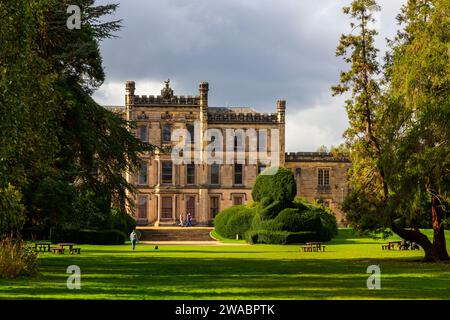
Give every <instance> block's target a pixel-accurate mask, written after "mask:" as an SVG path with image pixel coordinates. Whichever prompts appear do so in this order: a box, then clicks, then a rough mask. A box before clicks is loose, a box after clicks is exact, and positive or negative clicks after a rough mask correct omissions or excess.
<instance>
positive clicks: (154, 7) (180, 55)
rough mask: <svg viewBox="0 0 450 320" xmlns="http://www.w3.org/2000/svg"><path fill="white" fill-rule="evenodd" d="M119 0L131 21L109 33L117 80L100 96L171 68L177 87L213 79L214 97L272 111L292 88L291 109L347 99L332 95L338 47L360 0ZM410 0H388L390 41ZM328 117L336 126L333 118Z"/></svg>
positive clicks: (110, 63)
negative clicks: (347, 8) (346, 9)
mask: <svg viewBox="0 0 450 320" xmlns="http://www.w3.org/2000/svg"><path fill="white" fill-rule="evenodd" d="M111 1H112V0H108V1H107V0H102V1H99V2H98V3H105V2H111ZM119 2H120V8H119V10H118V12H117V13H116V17H117V18H122V19H123V20H124V22H123V24H124V28H123V30H121V31H120V32H119V33H118V36H119V38H118V39H111V40H106V41H104V42H103V43H102V54H103V58H104V64H105V69H106V74H107V81H106V82H107V83H106V84H105V87H104V88H103V91H102V90H100V92H98V93H97V94H96V95H95V96H94V97H96V98H97V99H98V100H99V101H100V102H102V103H103V102H104V103H108V104H121V103H122V99H120V100H119V101H116V100H117V95H116V94H108V93H107V92H106V93H105V91H107V88H112V87H114V88H116V87H117V85H115V86H111V85H109V86H108V84H117V83H124V81H125V80H136V82H137V83H136V85H137V87H138V89H140V85H139V84H140V82H142V83H145V82H160V83H161V87H162V81H163V80H165V79H167V78H171V79H172V80H173V81H174V90H175V93H176V94H183V95H190V94H196V93H197V87H198V82H199V81H201V80H206V81H209V82H210V87H211V92H210V103H211V105H212V106H252V107H254V108H255V109H257V110H260V111H264V112H271V111H273V110H274V109H275V101H276V100H277V99H279V98H283V99H286V100H287V103H288V116H289V115H290V116H291V117H296V116H298V114H299V113H301V112H305V111H306V110H308V109H313V108H319V107H336V108H343V107H342V101H341V100H339V99H331V98H330V87H331V86H332V85H333V84H335V83H336V82H337V81H338V77H339V71H340V70H342V69H343V68H345V66H344V65H343V63H342V62H341V60H340V59H338V58H336V57H335V48H336V45H337V43H338V40H339V37H340V34H342V33H345V32H348V31H349V27H348V20H347V19H346V17H345V16H344V15H343V14H342V6H344V5H345V4H348V3H349V2H350V0H345V1H336V0H320V1H317V0H214V1H211V0H150V1H149V0H123V1H119ZM403 3H404V0H383V1H380V4H381V5H382V7H383V8H384V10H383V13H382V14H381V23H380V26H381V30H380V32H381V36H380V41H379V43H380V45H384V41H383V39H384V37H386V36H389V37H390V36H392V35H393V34H394V32H395V30H396V28H397V26H396V25H395V24H394V17H395V15H396V14H397V13H398V10H399V8H400V6H401V4H403ZM105 88H106V89H105ZM157 93H158V92H146V93H145V94H157ZM112 99H114V100H112ZM338 114H339V115H340V116H341V117H345V114H343V113H342V112H340V113H338ZM324 116H326V114H325V115H324V114H323V113H320V117H324ZM311 121H314V119H311ZM320 121H321V119H317V123H316V124H314V125H315V126H316V127H318V126H319V124H320ZM343 122H345V119H344V121H343V119H339V121H336V123H339V125H337V124H336V125H335V127H334V129H333V132H335V133H336V135H337V136H339V137H340V136H341V135H342V131H343V130H344V129H345V127H343V125H342V123H343ZM325 123H326V124H327V125H331V126H333V121H325ZM326 130H330V128H327V129H326ZM328 136H329V135H328ZM330 143H331V142H330ZM333 143H334V141H333ZM323 144H327V141H324V142H323Z"/></svg>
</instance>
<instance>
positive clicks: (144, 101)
mask: <svg viewBox="0 0 450 320" xmlns="http://www.w3.org/2000/svg"><path fill="white" fill-rule="evenodd" d="M199 104H200V97H199V96H195V97H194V96H171V97H164V96H146V95H142V96H137V95H135V96H134V105H135V106H152V105H177V106H198V105H199Z"/></svg>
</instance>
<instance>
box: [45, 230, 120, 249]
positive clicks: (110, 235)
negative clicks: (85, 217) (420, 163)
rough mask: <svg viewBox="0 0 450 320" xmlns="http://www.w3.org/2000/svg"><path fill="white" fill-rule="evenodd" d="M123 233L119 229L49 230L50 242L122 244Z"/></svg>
mask: <svg viewBox="0 0 450 320" xmlns="http://www.w3.org/2000/svg"><path fill="white" fill-rule="evenodd" d="M126 238H127V237H126V236H125V234H124V233H123V232H122V231H120V230H102V231H97V230H80V229H55V228H52V229H51V232H50V241H51V242H52V243H59V242H73V243H77V244H110V245H111V244H112V245H115V244H124V243H125V241H126Z"/></svg>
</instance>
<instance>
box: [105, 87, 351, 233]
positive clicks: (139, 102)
mask: <svg viewBox="0 0 450 320" xmlns="http://www.w3.org/2000/svg"><path fill="white" fill-rule="evenodd" d="M208 92H209V84H208V83H207V82H201V83H200V86H199V94H198V95H196V96H176V95H174V93H173V90H172V89H171V88H170V83H169V81H166V82H165V87H164V88H163V89H162V90H161V95H158V96H139V95H135V82H134V81H127V82H126V86H125V93H126V94H125V106H124V107H123V106H122V107H107V108H108V109H110V110H111V111H113V112H116V113H119V114H120V115H121V116H122V117H124V118H125V119H127V120H132V121H134V122H135V123H136V124H137V126H136V129H135V130H134V131H135V132H134V134H135V135H136V137H138V138H140V139H141V140H142V141H145V142H148V143H150V144H152V145H155V146H158V147H160V148H157V149H156V150H155V151H153V152H148V153H146V154H143V155H142V165H141V168H140V170H139V172H138V173H137V174H134V175H131V174H127V180H128V181H129V182H131V183H132V184H134V185H135V186H136V188H137V190H138V193H137V195H136V196H135V205H134V209H133V211H134V212H132V214H133V215H134V217H135V218H136V219H137V222H138V224H139V225H154V226H162V225H175V224H176V223H178V221H179V219H180V215H181V216H182V218H183V220H184V221H185V220H186V215H187V213H190V214H191V216H192V218H193V222H194V223H195V224H198V225H208V224H210V223H211V222H212V220H213V219H214V217H215V215H217V213H219V212H220V211H222V210H223V209H225V208H228V207H230V206H232V205H237V204H245V203H247V202H249V201H251V200H252V195H251V191H252V187H253V184H254V182H255V179H256V177H257V176H258V174H260V173H262V172H263V171H264V170H265V169H266V167H268V166H270V165H268V164H267V161H265V162H260V161H259V159H256V161H251V155H252V154H253V153H254V152H258V151H259V152H261V150H264V151H265V154H266V155H267V158H270V159H272V164H273V163H276V164H277V165H279V166H283V167H286V168H288V169H291V170H292V171H293V173H294V175H295V179H296V182H297V193H298V196H301V197H304V198H306V199H308V200H310V201H314V200H319V199H320V200H321V201H323V202H324V203H325V204H326V205H327V206H329V207H330V208H331V209H332V210H333V212H335V214H336V217H337V221H338V223H342V222H343V221H344V220H345V217H344V215H343V214H342V212H341V210H340V207H341V204H342V202H343V199H344V197H345V196H346V194H347V192H348V185H347V179H346V172H347V170H348V168H349V166H350V162H349V161H348V159H344V158H335V157H333V156H331V155H330V154H328V153H314V152H313V153H311V152H309V153H308V152H303V153H285V112H286V102H285V101H284V100H278V101H277V102H276V109H275V110H274V111H275V112H273V113H259V112H256V111H255V110H253V109H251V108H218V107H210V106H209V105H208ZM177 129H183V130H185V131H186V132H188V133H189V135H188V136H189V138H188V140H187V141H186V139H184V140H183V145H184V146H186V148H188V151H192V155H194V154H195V151H196V150H197V151H200V152H199V153H198V154H199V158H200V159H197V160H201V161H192V162H189V161H183V162H181V163H179V162H176V161H174V158H173V155H172V152H171V151H170V150H173V148H174V147H175V145H176V144H177V143H176V142H174V141H172V140H173V133H174V132H176V130H177ZM211 129H213V130H211ZM208 130H210V131H215V132H219V133H223V136H226V134H225V133H226V132H227V133H228V131H230V130H234V131H235V132H249V130H250V131H251V132H257V134H256V136H255V139H256V140H254V141H255V142H256V147H255V148H256V149H255V148H253V147H252V146H250V138H249V139H248V140H247V139H246V136H243V137H244V138H239V135H237V134H236V135H235V136H233V139H232V140H228V138H227V139H220V140H218V141H215V138H211V139H208V137H207V136H206V135H204V134H203V132H206V131H208ZM198 131H199V132H200V133H198ZM211 141H213V142H215V143H220V145H223V146H224V148H226V146H225V145H226V142H229V141H231V142H232V144H233V146H232V147H231V148H232V149H231V150H232V151H236V154H233V159H234V160H236V157H237V155H238V151H240V152H242V153H241V154H242V155H243V156H242V157H241V158H240V160H241V161H234V162H233V163H228V162H223V163H209V162H207V161H205V159H204V158H203V157H204V152H202V151H205V150H206V148H207V146H208V144H210V143H211ZM252 148H253V149H252ZM182 152H186V149H184V150H183V151H182ZM252 152H253V153H252ZM257 154H258V153H257ZM253 160H255V159H253ZM266 160H267V159H266ZM274 160H275V161H274Z"/></svg>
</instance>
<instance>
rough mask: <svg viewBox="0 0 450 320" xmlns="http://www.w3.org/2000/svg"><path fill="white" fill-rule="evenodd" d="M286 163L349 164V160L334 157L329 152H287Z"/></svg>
mask: <svg viewBox="0 0 450 320" xmlns="http://www.w3.org/2000/svg"><path fill="white" fill-rule="evenodd" d="M285 161H286V162H295V161H301V162H350V159H349V158H346V157H342V156H335V155H333V154H332V153H329V152H287V153H286V155H285Z"/></svg>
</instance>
